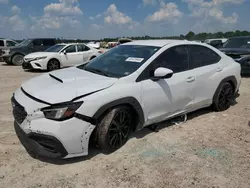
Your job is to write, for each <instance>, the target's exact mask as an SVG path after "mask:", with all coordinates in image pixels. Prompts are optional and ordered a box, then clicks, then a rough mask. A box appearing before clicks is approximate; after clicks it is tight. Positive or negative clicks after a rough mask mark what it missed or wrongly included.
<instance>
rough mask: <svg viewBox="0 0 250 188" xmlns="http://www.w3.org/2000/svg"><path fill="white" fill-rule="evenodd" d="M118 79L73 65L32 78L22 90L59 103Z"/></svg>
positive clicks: (88, 92)
mask: <svg viewBox="0 0 250 188" xmlns="http://www.w3.org/2000/svg"><path fill="white" fill-rule="evenodd" d="M116 80H117V78H110V77H105V76H102V75H98V74H94V73H91V72H87V71H84V70H81V69H78V68H76V67H72V68H66V69H61V70H57V71H53V72H50V73H46V74H43V75H41V76H37V77H35V78H32V79H30V80H28V81H26V82H25V83H23V84H22V90H23V91H24V92H25V93H26V94H27V95H31V96H32V97H34V98H36V99H39V100H42V101H44V102H46V103H50V104H57V103H61V102H67V101H71V100H73V99H75V98H77V97H81V96H83V95H88V94H92V93H94V92H98V91H100V90H103V89H106V88H108V87H110V86H112V85H113V84H114V83H115V81H116Z"/></svg>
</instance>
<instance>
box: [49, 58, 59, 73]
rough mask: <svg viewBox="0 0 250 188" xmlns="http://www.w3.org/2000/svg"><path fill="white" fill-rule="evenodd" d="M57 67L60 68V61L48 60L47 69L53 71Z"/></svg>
mask: <svg viewBox="0 0 250 188" xmlns="http://www.w3.org/2000/svg"><path fill="white" fill-rule="evenodd" d="M57 69H60V62H59V61H58V60H56V59H51V60H49V62H48V65H47V70H48V71H53V70H57Z"/></svg>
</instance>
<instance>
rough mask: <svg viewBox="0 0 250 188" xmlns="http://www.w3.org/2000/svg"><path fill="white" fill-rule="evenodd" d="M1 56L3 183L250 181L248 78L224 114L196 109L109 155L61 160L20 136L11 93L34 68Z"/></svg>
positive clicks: (244, 186) (162, 185)
mask: <svg viewBox="0 0 250 188" xmlns="http://www.w3.org/2000/svg"><path fill="white" fill-rule="evenodd" d="M39 74H41V73H37V72H24V71H23V70H22V68H21V67H15V66H7V65H5V64H4V63H0V96H1V97H0V103H1V106H0V123H1V125H0V126H1V131H0V187H1V188H2V187H3V188H6V187H15V188H19V187H20V188H26V187H27V188H35V187H51V188H52V187H53V188H57V187H61V188H64V187H72V188H73V187H76V188H78V187H97V188H99V187H100V188H103V187H107V188H112V187H126V188H127V187H130V188H132V187H141V188H149V187H150V188H156V187H157V188H168V187H170V188H175V187H183V188H187V187H195V188H196V187H200V188H249V187H250V125H249V120H250V118H249V114H250V97H249V96H250V78H243V79H242V84H241V88H240V97H239V98H237V104H235V105H234V106H232V107H231V108H230V109H229V110H227V111H225V112H222V113H215V112H211V111H210V110H209V109H205V110H200V111H197V112H195V113H193V114H190V115H189V118H188V121H187V122H186V123H184V124H182V125H179V126H177V125H170V124H169V123H163V124H162V125H161V126H160V130H159V131H158V132H150V131H148V130H147V129H145V130H142V131H140V132H138V133H135V134H134V135H132V137H131V139H130V140H129V141H128V142H127V144H126V145H125V146H124V147H122V148H121V149H120V150H118V151H116V152H115V153H112V154H110V155H104V154H101V153H99V152H98V150H95V149H91V151H90V155H89V156H88V157H83V158H78V159H71V160H66V161H46V162H44V161H40V160H36V159H33V158H31V157H30V156H29V155H28V154H27V152H26V151H25V149H24V148H23V147H22V145H21V144H20V142H19V141H18V139H17V137H16V135H15V133H14V129H13V118H12V115H11V104H10V98H11V95H12V93H13V92H14V91H15V90H16V89H17V88H18V87H19V86H20V84H21V82H23V81H25V80H27V79H29V78H31V77H33V76H36V75H39Z"/></svg>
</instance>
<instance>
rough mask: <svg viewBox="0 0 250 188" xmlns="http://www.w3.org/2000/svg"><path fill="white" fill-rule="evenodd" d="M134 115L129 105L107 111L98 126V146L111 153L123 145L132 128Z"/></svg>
mask: <svg viewBox="0 0 250 188" xmlns="http://www.w3.org/2000/svg"><path fill="white" fill-rule="evenodd" d="M132 117H133V116H132V114H131V109H130V108H129V107H127V106H118V107H116V108H114V109H111V110H110V111H109V112H107V114H106V115H105V116H104V117H103V118H102V119H101V121H100V122H99V124H98V125H97V128H96V134H95V140H96V144H97V147H98V148H100V149H101V151H102V152H104V153H111V152H114V151H116V150H117V149H119V148H120V147H122V146H123V145H124V144H125V143H126V142H127V140H128V138H129V135H130V132H131V129H132V120H133V119H132Z"/></svg>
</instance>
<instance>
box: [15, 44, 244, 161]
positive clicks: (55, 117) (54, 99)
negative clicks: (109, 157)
mask: <svg viewBox="0 0 250 188" xmlns="http://www.w3.org/2000/svg"><path fill="white" fill-rule="evenodd" d="M78 47H80V49H85V47H83V46H82V45H79V44H75V45H71V46H70V47H69V46H67V45H64V46H63V45H62V44H58V45H56V46H54V47H51V48H50V49H49V50H48V51H55V52H43V53H41V52H40V53H37V55H34V54H33V56H31V55H30V56H27V57H25V58H24V59H25V61H29V59H34V58H37V60H35V62H34V63H31V65H32V66H34V67H35V66H38V65H36V62H42V61H45V62H44V65H42V63H40V66H41V67H44V68H46V63H47V61H48V60H49V59H50V57H53V59H54V58H58V59H61V62H62V63H63V62H64V61H67V57H68V56H67V55H68V53H69V52H71V51H73V52H74V53H77V52H78ZM68 48H70V49H71V50H70V51H67V49H68ZM81 51H84V50H81ZM65 52H66V55H65ZM50 53H51V54H50ZM88 57H91V56H90V55H89V56H88ZM72 58H73V57H72ZM72 61H73V59H72ZM31 62H32V61H31ZM47 66H48V64H47ZM38 67H39V66H38ZM240 71H241V66H240V64H239V63H237V62H235V61H234V60H233V59H232V58H231V57H229V56H227V55H226V54H224V53H223V52H221V51H220V50H218V49H216V48H214V47H212V46H210V45H207V44H204V43H199V42H192V41H187V40H144V41H133V42H128V43H124V44H120V45H118V46H117V47H115V48H112V49H110V50H108V51H107V52H105V53H104V54H102V55H99V56H98V57H96V58H94V59H93V60H91V61H90V62H89V63H87V64H85V63H81V64H79V65H77V66H74V67H70V68H66V69H63V70H55V71H52V72H49V73H44V74H42V75H40V76H37V77H34V78H32V79H30V80H28V81H26V82H24V83H23V84H22V85H21V86H20V88H18V89H17V90H16V91H15V92H14V94H13V97H12V99H11V102H12V106H13V116H14V119H15V123H14V127H15V130H16V134H17V136H18V138H19V139H20V141H21V143H22V144H23V146H24V147H25V148H26V150H27V152H28V153H30V155H31V156H33V157H49V158H71V157H79V156H84V155H88V152H89V144H90V142H92V143H93V144H94V145H96V146H97V147H98V148H100V150H101V151H103V152H105V153H110V152H114V151H116V150H117V149H119V148H120V147H122V146H123V145H124V144H125V143H126V142H127V140H128V139H129V135H130V134H131V132H135V131H139V130H141V129H142V128H144V127H151V128H152V129H154V128H155V127H156V126H155V125H157V124H158V123H159V122H161V121H164V120H168V119H171V118H174V117H177V116H183V115H184V116H185V115H186V114H188V113H190V112H192V111H195V110H198V109H201V108H204V107H209V106H211V107H212V108H213V109H214V110H215V111H224V110H226V109H228V108H229V107H230V106H231V103H232V101H233V100H234V99H235V97H236V96H237V94H238V91H239V87H240V83H241V74H240Z"/></svg>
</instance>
